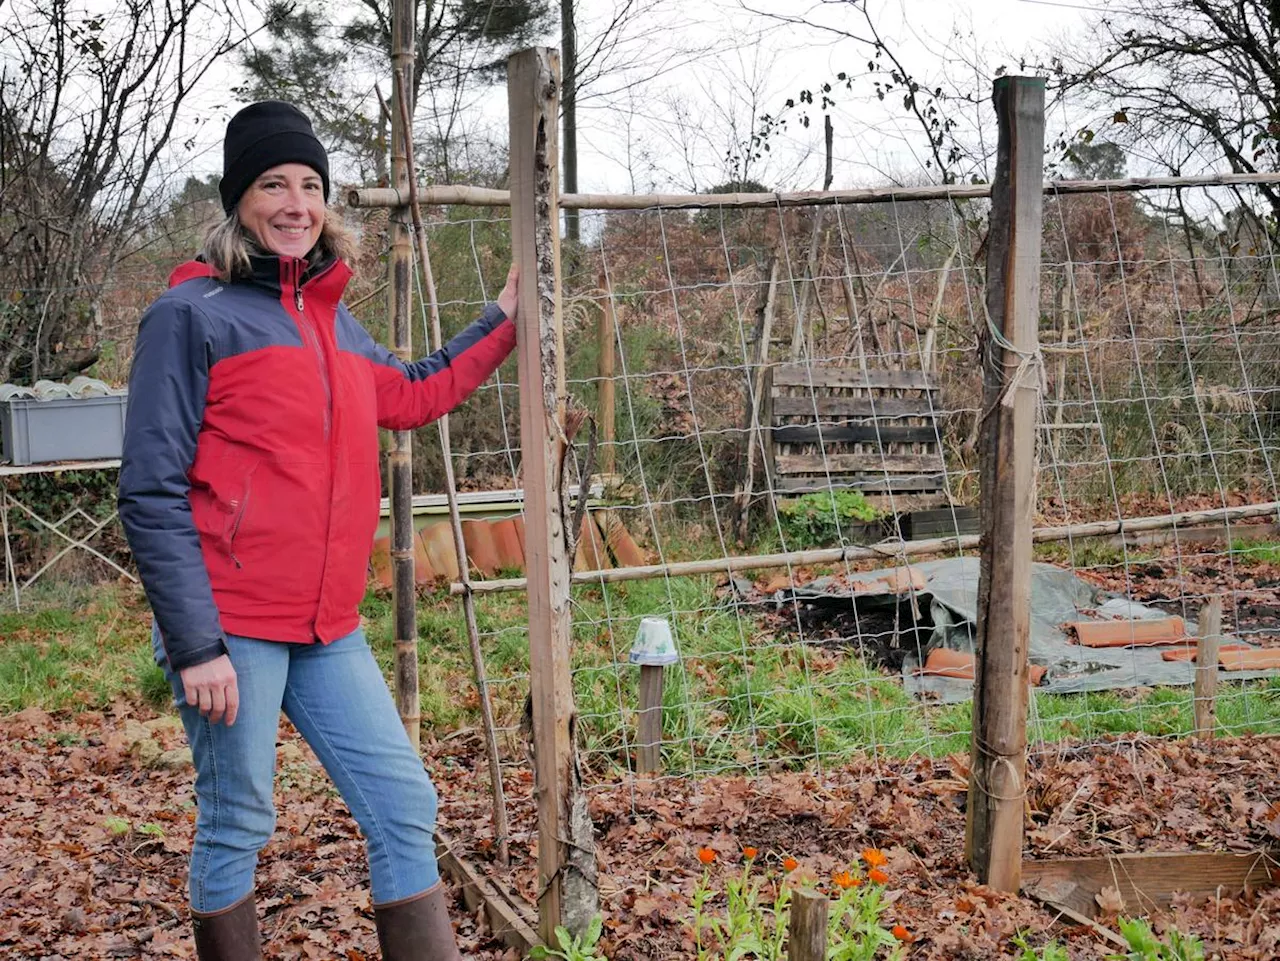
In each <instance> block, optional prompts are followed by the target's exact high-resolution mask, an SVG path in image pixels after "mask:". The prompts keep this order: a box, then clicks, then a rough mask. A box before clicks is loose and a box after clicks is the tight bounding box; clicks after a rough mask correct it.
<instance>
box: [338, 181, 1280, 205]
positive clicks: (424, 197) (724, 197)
mask: <svg viewBox="0 0 1280 961" xmlns="http://www.w3.org/2000/svg"><path fill="white" fill-rule="evenodd" d="M1273 183H1280V174H1277V173H1254V174H1207V175H1205V176H1202V177H1126V178H1124V179H1122V180H1053V181H1049V182H1047V183H1046V184H1045V185H1044V192H1045V193H1046V194H1055V195H1056V194H1099V193H1109V192H1114V191H1132V190H1160V189H1165V188H1177V187H1226V186H1243V185H1247V184H1273ZM989 196H991V185H990V184H940V185H937V186H925V187H867V188H860V189H857V190H805V191H799V192H793V193H773V194H758V193H757V194H749V193H735V194H561V195H560V207H561V208H562V209H565V210H648V209H651V208H654V207H685V208H691V209H701V208H716V207H734V208H744V207H815V206H833V205H836V204H876V203H885V202H887V201H893V200H901V201H904V202H905V201H909V200H972V199H975V198H980V197H989ZM418 199H419V202H420V203H422V204H424V205H426V206H444V205H447V204H461V205H463V206H468V207H508V206H510V205H511V194H510V192H509V191H506V190H495V189H493V188H491V187H471V186H465V185H451V184H446V185H440V186H423V187H420V188H419V189H418ZM408 202H409V200H408V191H407V190H405V191H402V190H397V189H396V188H394V187H353V188H352V189H350V190H348V191H347V205H348V206H350V207H361V208H379V207H403V206H405V205H406V204H407V203H408Z"/></svg>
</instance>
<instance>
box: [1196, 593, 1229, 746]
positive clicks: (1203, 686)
mask: <svg viewBox="0 0 1280 961" xmlns="http://www.w3.org/2000/svg"><path fill="white" fill-rule="evenodd" d="M1196 633H1197V635H1198V637H1197V638H1196V677H1195V685H1194V688H1193V690H1194V701H1193V702H1192V703H1193V711H1194V714H1195V722H1196V727H1195V736H1196V737H1203V738H1212V737H1213V732H1214V727H1215V723H1214V720H1215V713H1216V705H1215V703H1214V701H1215V699H1216V698H1217V696H1218V645H1219V642H1220V641H1221V640H1222V598H1220V597H1211V598H1209V603H1207V604H1206V605H1205V606H1204V607H1202V608H1201V609H1200V619H1199V623H1198V625H1197V631H1196Z"/></svg>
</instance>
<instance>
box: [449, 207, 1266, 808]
mask: <svg viewBox="0 0 1280 961" xmlns="http://www.w3.org/2000/svg"><path fill="white" fill-rule="evenodd" d="M1250 189H1251V188H1249V187H1247V186H1245V187H1241V186H1217V187H1204V186H1188V187H1185V188H1176V187H1167V188H1161V189H1156V190H1150V191H1145V192H1130V191H1122V190H1116V191H1110V192H1107V191H1102V192H1098V193H1087V194H1070V195H1068V194H1065V193H1064V194H1061V195H1059V194H1057V193H1055V192H1054V191H1053V190H1052V189H1050V190H1049V191H1047V193H1046V197H1045V206H1044V235H1043V238H1042V240H1043V257H1042V269H1041V294H1042V299H1041V320H1040V342H1041V351H1040V354H1039V355H1038V360H1037V363H1036V365H1035V366H1036V369H1035V370H1034V372H1033V374H1034V376H1035V378H1036V379H1038V381H1039V383H1038V396H1039V415H1038V427H1037V435H1038V436H1037V450H1038V456H1039V461H1040V470H1039V475H1038V480H1037V484H1038V488H1037V495H1038V500H1037V515H1036V525H1037V527H1038V528H1040V529H1041V535H1040V536H1041V537H1042V540H1041V542H1040V543H1039V544H1038V545H1037V548H1036V567H1035V573H1034V576H1033V588H1032V603H1033V629H1032V642H1031V643H1032V649H1031V661H1032V665H1033V672H1032V674H1033V680H1035V681H1036V682H1037V683H1038V686H1037V689H1036V693H1035V696H1034V697H1033V698H1032V718H1031V727H1030V736H1031V738H1032V740H1033V743H1034V745H1035V748H1034V751H1033V754H1035V753H1039V752H1053V751H1055V750H1058V749H1057V748H1056V747H1055V745H1058V744H1059V743H1060V742H1064V741H1067V742H1070V743H1071V744H1072V745H1078V744H1079V743H1080V742H1082V741H1086V742H1092V741H1096V740H1099V739H1102V738H1108V737H1110V736H1111V735H1123V734H1138V733H1145V734H1156V735H1184V734H1188V733H1190V731H1191V730H1192V725H1193V710H1192V703H1191V701H1192V693H1191V688H1190V681H1191V679H1192V675H1193V666H1192V664H1191V662H1190V660H1189V659H1188V650H1189V649H1192V648H1193V645H1194V640H1195V622H1196V619H1197V616H1198V614H1199V611H1200V609H1201V607H1202V606H1203V605H1204V603H1205V601H1206V599H1207V598H1209V597H1211V596H1221V597H1222V598H1223V599H1224V600H1225V602H1226V603H1225V609H1226V612H1227V613H1226V616H1225V622H1224V628H1223V630H1224V632H1225V633H1226V634H1229V635H1230V637H1228V638H1226V639H1225V640H1224V644H1227V645H1231V644H1236V645H1239V646H1241V647H1244V646H1248V647H1250V648H1253V649H1256V650H1258V651H1260V652H1266V651H1268V650H1269V649H1270V648H1271V646H1272V645H1273V644H1274V638H1275V621H1274V619H1273V612H1275V611H1276V610H1277V608H1276V606H1275V600H1276V599H1275V592H1274V586H1273V578H1274V573H1273V568H1272V564H1273V561H1274V559H1275V558H1274V554H1273V551H1274V549H1273V548H1272V546H1271V542H1272V541H1274V540H1275V539H1276V538H1277V535H1276V534H1275V529H1274V527H1273V526H1272V523H1271V521H1272V520H1273V519H1274V518H1273V516H1272V515H1274V513H1275V509H1276V508H1275V506H1274V503H1273V502H1275V501H1276V500H1280V497H1278V496H1277V493H1276V487H1275V481H1274V474H1273V472H1272V463H1273V460H1274V441H1273V423H1274V422H1273V417H1274V414H1273V406H1274V394H1275V391H1274V388H1273V387H1272V385H1273V384H1274V383H1275V380H1276V376H1275V374H1276V371H1275V367H1276V363H1277V359H1278V355H1277V351H1276V349H1275V341H1276V340H1277V337H1280V334H1277V329H1276V324H1275V320H1274V314H1275V300H1276V296H1277V290H1278V287H1280V285H1278V283H1277V272H1276V269H1275V256H1274V253H1275V252H1274V249H1273V244H1272V241H1271V238H1270V235H1269V233H1268V232H1267V231H1266V230H1265V229H1264V228H1262V227H1260V226H1259V224H1261V223H1263V220H1262V219H1261V218H1259V217H1258V214H1257V212H1258V211H1260V210H1261V208H1260V207H1259V205H1258V204H1257V203H1256V198H1254V197H1253V196H1252V195H1251V194H1250ZM988 208H989V205H988V203H987V202H986V201H985V200H983V199H981V198H976V199H975V198H950V199H949V198H946V197H941V198H936V199H929V200H897V199H890V200H887V201H885V202H882V203H878V204H874V205H862V204H849V203H839V202H837V203H833V204H827V205H825V206H822V207H819V206H813V207H783V206H781V205H779V206H777V207H775V208H764V209H729V208H719V209H716V208H706V209H696V210H690V209H687V208H684V207H680V208H676V207H662V206H658V207H654V208H651V209H644V210H637V211H625V212H609V213H607V214H604V215H601V216H599V217H597V218H596V219H595V220H594V221H593V222H592V223H591V228H592V229H590V230H589V231H588V233H587V240H586V241H585V242H584V243H583V245H582V246H581V248H576V249H572V250H569V251H567V254H566V271H565V283H564V305H565V309H564V314H565V319H564V338H565V358H566V366H567V371H568V385H567V386H568V393H569V396H570V398H571V403H572V404H574V405H577V406H581V407H584V408H586V409H588V410H590V411H592V412H594V413H595V415H596V417H597V418H599V415H600V412H601V410H602V409H603V408H606V407H607V404H606V399H605V395H606V394H607V393H609V392H610V390H611V391H612V393H613V394H614V395H615V396H614V401H613V404H612V409H613V412H614V413H613V417H612V418H611V419H610V421H609V422H608V423H602V422H598V423H597V424H596V430H597V432H598V437H597V442H596V444H595V445H594V453H593V454H590V455H589V449H590V448H591V447H592V446H593V445H592V444H590V443H589V442H588V441H587V440H586V439H585V436H583V435H580V436H579V437H578V438H577V443H576V444H575V454H576V465H574V467H573V468H572V470H573V471H574V472H575V473H573V475H572V476H573V479H574V480H580V481H581V482H582V484H583V485H584V487H587V486H589V481H590V475H591V474H592V473H595V474H600V473H601V472H602V466H601V465H602V464H605V465H607V470H605V471H604V473H605V475H606V476H605V477H604V481H605V487H604V493H603V495H602V496H600V497H599V498H598V500H597V501H593V503H592V507H591V509H590V510H589V511H588V513H587V516H588V518H594V519H595V520H596V521H597V524H598V533H599V536H600V539H601V542H602V543H603V541H604V540H605V539H606V538H607V537H608V535H609V532H610V525H613V524H620V526H621V527H622V528H623V529H624V530H625V531H626V532H627V534H628V535H630V538H631V539H633V540H634V541H635V542H636V543H637V544H638V546H639V547H640V549H641V550H642V551H643V552H644V555H645V556H644V558H643V559H644V560H645V561H647V562H648V563H649V564H650V565H652V566H653V567H654V568H655V570H652V571H650V572H649V574H650V575H652V576H648V577H646V578H645V579H643V580H640V579H636V580H627V579H625V578H626V577H627V576H628V575H626V573H625V572H623V573H618V572H612V573H610V572H608V571H606V572H604V573H598V574H592V573H591V571H592V570H593V569H594V568H595V567H597V566H602V567H607V568H612V567H614V566H626V564H627V562H626V561H625V560H623V559H622V555H619V554H615V553H614V551H613V550H612V548H610V549H608V550H604V549H601V550H600V551H599V552H598V553H592V554H589V555H586V556H583V555H580V557H579V564H578V568H579V570H580V574H579V575H578V580H579V583H578V584H577V586H576V587H575V588H574V595H573V612H574V633H573V645H572V656H573V666H574V695H575V700H576V709H577V724H578V727H577V731H578V734H579V736H580V739H581V744H580V747H581V757H582V760H583V763H584V765H585V767H586V769H587V771H588V772H589V777H588V784H589V785H590V784H591V783H598V784H614V783H616V782H617V781H618V779H619V778H622V779H623V780H624V781H625V780H627V779H629V778H630V777H631V776H632V774H633V773H634V772H635V771H636V767H637V765H638V764H639V763H640V757H641V754H642V753H643V752H642V750H641V748H642V747H644V746H645V745H644V744H642V743H638V742H639V739H640V738H641V737H642V735H641V733H640V730H641V724H640V719H641V715H642V714H643V713H644V708H645V703H644V701H643V698H644V697H646V696H652V695H646V694H645V692H644V685H643V684H642V682H641V668H639V667H638V666H636V665H635V664H632V663H629V661H628V655H629V652H630V651H631V648H632V645H633V641H634V640H635V638H636V635H637V630H638V627H639V624H640V621H641V620H642V619H643V618H645V617H653V616H657V617H661V618H665V619H666V620H667V621H668V622H669V623H670V625H671V629H672V634H673V637H674V641H675V646H676V648H677V650H678V653H679V659H678V661H677V662H676V663H675V664H673V665H671V666H669V667H667V668H666V670H665V686H664V687H663V689H662V726H661V757H662V774H663V776H665V777H672V778H684V777H689V776H703V775H713V774H722V773H727V772H746V773H756V774H759V773H761V772H766V771H773V770H778V769H801V770H812V769H827V768H834V767H836V766H839V765H841V764H843V763H845V762H847V761H848V760H849V759H851V758H854V757H859V756H865V757H870V758H872V759H873V760H874V761H875V763H876V764H877V769H878V770H880V771H881V772H882V774H883V775H884V776H893V775H894V772H895V771H897V772H905V771H909V770H911V764H912V759H913V758H917V757H919V756H921V755H923V756H925V757H928V758H933V759H936V760H941V759H943V758H946V757H948V756H955V755H960V754H963V753H964V752H966V751H967V749H968V746H969V737H970V716H969V713H970V705H969V702H968V691H969V687H970V686H971V684H972V672H973V663H972V656H971V652H972V645H973V635H974V625H973V619H974V613H973V607H974V605H973V595H974V594H975V593H976V589H977V579H978V565H979V561H978V558H977V551H976V546H977V544H976V536H975V535H976V533H977V530H978V526H977V521H978V518H977V506H978V493H979V491H978V458H979V452H978V450H977V437H978V432H979V428H980V425H981V422H982V419H983V417H984V416H985V411H984V410H983V407H982V380H981V369H980V362H979V358H980V354H981V350H982V344H983V338H984V337H986V336H988V334H987V329H988V328H987V320H986V315H985V311H986V307H985V298H986V292H985V269H986V268H985V249H984V238H985V236H986V226H987V225H986V216H987V213H988ZM451 216H452V217H453V218H455V221H454V222H452V223H450V224H449V225H448V226H447V227H437V228H436V230H437V231H438V233H437V234H436V235H435V236H437V237H439V238H440V241H439V242H440V244H441V246H445V245H446V244H447V241H446V240H445V236H444V234H443V233H440V232H439V231H454V232H455V235H456V236H462V233H461V231H460V230H459V228H458V227H457V224H458V223H466V222H467V218H468V217H470V216H471V214H470V213H468V214H461V213H455V214H453V215H451ZM478 220H479V221H480V222H484V223H492V222H493V221H492V220H490V219H487V217H485V216H479V217H478ZM468 229H470V228H468ZM434 242H435V241H434V240H433V243H434ZM436 256H437V254H436V252H435V249H434V248H433V257H436ZM472 260H473V261H475V262H476V263H477V264H478V261H477V260H476V258H475V257H472ZM478 269H479V271H480V273H479V274H472V275H470V276H467V274H466V272H465V270H463V271H447V270H441V269H437V270H436V273H437V276H438V277H439V278H440V298H441V303H442V304H443V305H446V306H448V307H449V308H450V309H457V310H459V311H460V314H459V316H461V315H462V314H467V313H470V312H472V311H474V309H475V307H476V305H477V304H478V303H479V298H478V297H476V296H475V295H474V293H468V291H475V290H477V289H479V288H481V287H483V286H484V285H485V283H487V284H488V285H489V286H492V284H493V283H495V282H496V281H497V279H498V278H499V277H500V276H501V269H502V262H501V258H496V259H495V260H494V261H493V262H492V263H491V264H489V265H488V267H487V270H488V275H487V277H485V280H484V281H483V282H482V281H481V280H480V279H479V278H480V276H483V273H484V270H485V269H486V268H484V267H479V268H478ZM610 368H611V369H610ZM503 384H504V386H503V388H502V390H504V391H505V390H508V387H507V385H509V384H510V379H507V380H504V382H503ZM498 391H499V388H498V387H497V385H494V386H492V387H490V388H489V389H488V394H487V395H486V397H485V398H484V399H483V400H482V401H481V403H482V404H488V405H489V410H490V412H491V413H490V414H489V415H486V416H492V411H494V410H495V409H496V410H498V411H500V412H505V418H503V423H505V424H506V429H507V433H506V435H505V437H504V440H503V441H502V443H501V445H493V444H491V445H489V446H488V447H486V446H485V445H483V444H477V445H473V446H472V447H471V449H470V450H466V451H460V452H459V453H458V454H457V461H458V470H459V474H460V476H468V475H469V476H474V477H476V478H477V479H478V478H480V477H481V476H486V477H488V478H489V479H490V480H491V481H492V482H493V483H495V484H496V483H497V482H498V481H499V480H501V481H503V482H505V481H506V480H507V479H508V478H510V479H511V480H512V483H513V484H518V481H519V458H518V454H515V455H514V457H511V455H512V454H513V452H512V450H511V445H510V443H509V439H510V438H513V437H514V436H515V434H514V433H513V430H514V428H513V424H512V421H511V416H512V415H513V413H514V410H513V406H509V405H507V402H506V400H505V399H504V400H503V401H501V402H500V401H499V399H498V397H497V394H498ZM505 396H509V395H504V397H505ZM478 410H479V409H478V408H477V412H476V414H475V416H479V413H478ZM454 436H455V438H459V439H461V438H465V437H466V431H465V430H460V429H459V430H455V434H454ZM491 436H496V435H491ZM455 442H456V441H455ZM424 443H426V444H429V443H430V441H429V440H425V441H424ZM508 457H511V459H508ZM482 463H483V464H486V465H492V466H490V467H488V468H487V470H485V471H482V470H481V469H479V467H478V465H480V464H482ZM513 466H514V475H513V474H512V473H511V471H512V469H513ZM579 473H580V474H581V476H580V477H579V476H578V475H579ZM1206 511H1208V512H1210V514H1209V515H1207V516H1206V515H1203V514H1198V515H1197V516H1194V517H1193V516H1191V515H1192V513H1193V512H1206ZM1226 511H1234V512H1235V513H1223V512H1226ZM1213 512H1218V513H1216V514H1215V513H1213ZM1135 521H1136V523H1135ZM1209 521H1211V522H1212V523H1207V522H1209ZM1130 528H1134V529H1132V530H1131V529H1130ZM583 536H584V538H585V537H586V535H585V534H584V535H583ZM592 536H596V535H592ZM823 551H825V552H826V553H823ZM699 561H703V562H706V563H704V564H699V563H697V562H699ZM633 563H634V562H633ZM507 573H508V574H510V573H518V572H507ZM593 581H594V583H593ZM478 604H479V609H480V612H481V621H482V628H483V638H482V641H483V644H482V647H483V649H484V651H485V654H486V658H487V660H488V668H489V673H490V679H491V680H490V683H491V690H492V694H493V697H494V701H495V704H496V705H497V708H498V709H497V716H498V719H499V725H500V727H501V729H502V730H501V735H502V744H503V750H504V762H505V763H506V764H507V765H508V767H509V768H519V767H521V766H523V765H524V764H525V763H526V760H527V753H526V750H525V748H526V742H527V739H528V731H527V727H522V721H521V709H522V705H523V699H524V695H525V692H526V690H527V688H528V679H527V655H526V651H527V637H526V628H525V626H524V617H525V612H524V608H523V601H522V597H521V595H519V594H518V593H514V594H505V593H496V592H495V593H481V595H480V596H479V598H478ZM1175 618H1177V619H1179V620H1176V621H1175V620H1174V619H1175ZM1076 622H1080V623H1085V624H1088V623H1096V624H1102V625H1104V626H1106V627H1108V629H1109V630H1111V631H1112V632H1113V633H1114V632H1116V631H1118V632H1120V635H1121V636H1120V641H1121V643H1118V644H1117V646H1115V647H1102V648H1095V647H1091V646H1089V645H1088V644H1085V643H1080V641H1081V633H1082V632H1080V631H1078V630H1076V629H1075V628H1071V627H1069V626H1068V625H1071V624H1073V623H1076ZM1143 622H1146V624H1147V625H1156V626H1157V627H1159V629H1162V630H1168V631H1172V634H1170V636H1168V637H1167V638H1166V641H1167V643H1165V644H1163V645H1159V646H1156V647H1142V646H1135V644H1134V643H1133V642H1134V639H1135V632H1139V633H1140V632H1142V631H1145V630H1147V629H1148V627H1147V626H1143ZM1083 633H1085V634H1087V633H1089V632H1088V631H1085V632H1083ZM1124 635H1127V637H1126V636H1124ZM1113 640H1114V638H1113ZM946 652H954V654H955V655H957V658H956V659H955V661H954V663H953V662H951V661H950V660H948V658H947V657H946V656H943V655H945V654H946ZM966 655H968V657H967V658H966ZM1255 657H1256V658H1259V660H1253V658H1255ZM1266 657H1267V655H1266V654H1265V653H1260V654H1258V655H1253V654H1248V655H1246V656H1245V658H1244V659H1243V661H1242V664H1241V665H1240V666H1243V667H1244V668H1245V670H1243V671H1234V670H1225V669H1224V670H1223V672H1222V675H1221V676H1222V678H1223V679H1224V687H1223V688H1222V690H1221V691H1220V693H1219V695H1218V722H1219V725H1220V729H1221V730H1223V731H1226V732H1252V731H1257V732H1270V731H1274V730H1275V729H1276V723H1277V712H1276V709H1275V705H1276V691H1277V690H1280V687H1277V685H1276V682H1275V681H1274V680H1272V679H1270V677H1269V675H1268V673H1267V672H1268V671H1269V670H1270V669H1271V665H1270V663H1269V662H1267V661H1266ZM935 658H936V659H938V660H939V661H940V663H938V664H935V663H934V661H935ZM1256 665H1264V666H1261V667H1257V669H1256V670H1254V669H1253V668H1254V667H1255V666H1256ZM1236 666H1237V665H1236V664H1234V663H1228V662H1225V661H1224V668H1225V667H1236Z"/></svg>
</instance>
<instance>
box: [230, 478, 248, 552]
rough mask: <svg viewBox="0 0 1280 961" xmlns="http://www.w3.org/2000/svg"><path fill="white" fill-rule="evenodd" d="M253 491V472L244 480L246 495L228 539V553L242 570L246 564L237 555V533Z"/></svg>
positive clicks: (241, 502)
mask: <svg viewBox="0 0 1280 961" xmlns="http://www.w3.org/2000/svg"><path fill="white" fill-rule="evenodd" d="M252 493H253V474H252V473H250V475H249V477H248V478H247V479H246V480H245V482H244V497H243V498H242V499H241V501H240V510H239V511H237V512H236V519H235V521H234V522H233V523H232V525H231V536H230V537H229V538H228V539H227V553H228V554H230V555H231V561H232V563H233V564H235V565H236V570H242V569H243V567H244V565H242V564H241V563H240V558H238V557H236V535H237V534H239V533H240V525H241V523H243V522H244V515H245V514H246V513H247V512H248V510H249V495H250V494H252Z"/></svg>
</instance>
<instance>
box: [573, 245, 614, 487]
mask: <svg viewBox="0 0 1280 961" xmlns="http://www.w3.org/2000/svg"><path fill="white" fill-rule="evenodd" d="M573 239H575V240H576V239H577V238H576V237H574V238H573ZM600 288H601V289H602V290H603V291H604V301H603V302H602V304H601V310H600V363H599V374H600V403H599V406H598V408H597V410H596V421H597V422H598V423H599V424H600V473H601V474H602V475H604V479H605V480H604V482H605V486H606V487H608V486H609V485H610V484H612V483H613V474H614V473H615V471H616V470H617V467H618V460H617V453H616V451H615V445H614V420H615V414H614V406H615V404H614V383H613V368H614V338H615V337H616V336H617V334H616V333H615V331H616V329H617V323H618V322H617V317H616V316H615V314H614V310H613V287H612V285H611V284H610V283H609V276H608V274H606V273H605V272H604V271H601V272H600ZM587 483H588V484H590V483H591V478H587ZM578 496H579V497H582V496H585V495H584V494H583V493H582V492H581V491H579V492H578Z"/></svg>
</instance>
